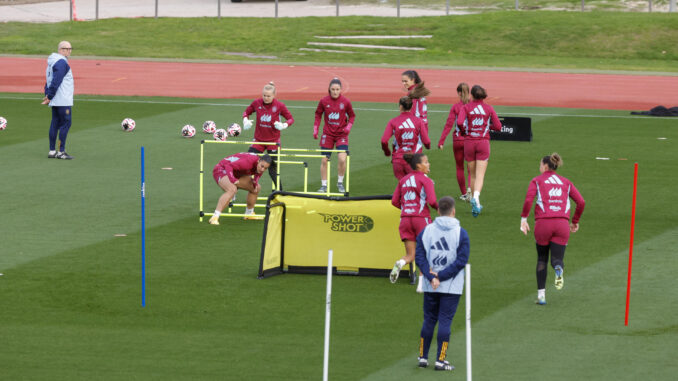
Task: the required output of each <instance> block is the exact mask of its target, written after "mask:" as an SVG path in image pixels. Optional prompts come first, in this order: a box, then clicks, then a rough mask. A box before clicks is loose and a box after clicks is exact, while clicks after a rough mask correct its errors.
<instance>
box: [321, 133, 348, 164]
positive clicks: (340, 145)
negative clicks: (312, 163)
mask: <svg viewBox="0 0 678 381" xmlns="http://www.w3.org/2000/svg"><path fill="white" fill-rule="evenodd" d="M334 147H337V149H344V150H348V135H345V136H332V135H327V134H322V136H321V137H320V148H324V149H334ZM323 155H325V156H327V158H328V159H329V158H330V157H331V156H332V152H323Z"/></svg>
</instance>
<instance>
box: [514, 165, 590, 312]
mask: <svg viewBox="0 0 678 381" xmlns="http://www.w3.org/2000/svg"><path fill="white" fill-rule="evenodd" d="M562 165H563V160H562V159H561V158H560V155H558V154H557V153H553V154H551V155H549V156H544V157H543V158H542V159H541V161H540V162H539V172H541V175H539V176H537V177H535V178H533V179H532V181H530V185H529V187H528V188H527V196H525V203H524V204H523V212H522V213H521V215H520V217H521V218H520V230H521V231H522V232H523V233H524V234H525V235H527V232H528V231H530V225H529V224H528V223H527V216H529V215H530V209H531V208H532V201H533V200H534V198H535V196H536V197H537V206H536V207H535V208H534V238H535V240H536V241H537V304H541V305H543V304H546V275H547V268H546V262H547V261H548V259H549V250H550V251H551V266H552V267H553V269H554V270H555V273H556V280H555V286H556V290H560V289H562V288H563V284H564V280H563V268H564V266H565V265H564V264H563V259H564V257H565V248H566V247H567V241H568V239H569V238H570V233H576V232H577V230H579V218H580V217H581V214H582V213H583V212H584V205H585V202H584V198H583V197H582V196H581V194H580V193H579V191H578V190H577V188H576V187H575V186H574V184H572V182H570V180H568V179H566V178H565V177H563V176H560V175H558V174H556V170H557V169H558V168H559V167H561V166H562ZM570 198H571V199H572V200H574V202H575V203H576V204H577V207H576V209H575V211H574V216H573V217H572V222H569V221H570V209H571V208H570Z"/></svg>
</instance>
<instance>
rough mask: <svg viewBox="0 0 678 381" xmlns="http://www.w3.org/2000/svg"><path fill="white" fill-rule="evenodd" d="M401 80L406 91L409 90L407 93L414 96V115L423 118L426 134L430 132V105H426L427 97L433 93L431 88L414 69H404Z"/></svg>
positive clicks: (411, 96)
mask: <svg viewBox="0 0 678 381" xmlns="http://www.w3.org/2000/svg"><path fill="white" fill-rule="evenodd" d="M400 81H401V82H402V84H403V88H404V89H405V91H407V95H409V96H410V98H412V112H413V113H414V116H416V117H417V118H419V119H421V120H422V122H423V123H424V128H425V129H426V134H428V106H427V105H426V97H427V96H428V95H429V94H431V90H429V89H427V88H426V86H424V81H422V80H421V78H420V77H419V73H417V72H416V71H414V70H406V71H404V72H403V74H402V76H401V78H400Z"/></svg>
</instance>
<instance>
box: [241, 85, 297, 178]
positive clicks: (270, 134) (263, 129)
mask: <svg viewBox="0 0 678 381" xmlns="http://www.w3.org/2000/svg"><path fill="white" fill-rule="evenodd" d="M275 96H276V90H275V84H274V83H273V81H271V82H269V83H268V84H267V85H266V86H264V90H263V91H262V95H261V98H260V99H256V100H254V101H253V102H252V103H251V104H250V105H249V106H247V109H245V112H243V114H242V116H243V119H242V127H243V128H244V129H245V130H248V129H250V128H251V127H252V120H250V119H248V118H249V116H250V115H252V114H253V113H256V114H257V121H256V127H255V129H254V140H255V141H257V142H267V143H277V144H280V131H282V130H284V129H286V128H287V127H289V126H291V125H292V124H293V123H294V119H293V118H292V114H291V113H290V111H289V110H288V109H287V106H285V104H284V103H282V102H281V101H279V100H277V99H275ZM280 115H282V116H283V117H284V118H285V122H282V121H281V120H280ZM277 144H270V145H264V144H252V145H251V146H250V148H249V150H248V152H254V153H263V152H264V151H268V153H270V154H272V155H275V154H277V153H278V145H277ZM268 174H269V175H270V176H271V180H273V184H278V183H277V182H276V179H277V177H278V176H277V174H278V172H277V165H276V162H275V161H273V163H271V166H270V167H269V168H268Z"/></svg>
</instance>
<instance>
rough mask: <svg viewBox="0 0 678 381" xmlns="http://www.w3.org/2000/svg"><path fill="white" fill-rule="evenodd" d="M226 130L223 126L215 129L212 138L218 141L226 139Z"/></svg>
mask: <svg viewBox="0 0 678 381" xmlns="http://www.w3.org/2000/svg"><path fill="white" fill-rule="evenodd" d="M226 134H227V133H226V130H224V129H223V128H219V129H217V130H216V131H214V135H212V136H214V140H216V141H219V142H225V141H226Z"/></svg>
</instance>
